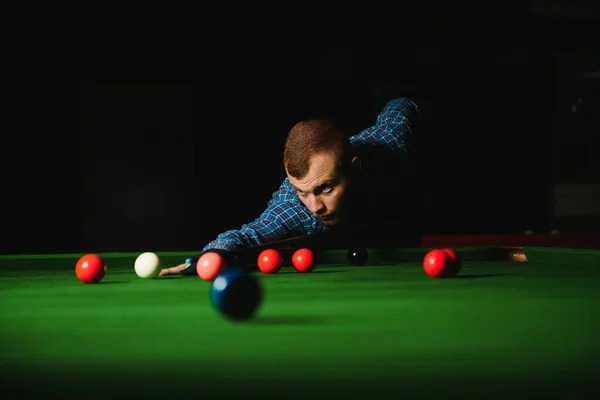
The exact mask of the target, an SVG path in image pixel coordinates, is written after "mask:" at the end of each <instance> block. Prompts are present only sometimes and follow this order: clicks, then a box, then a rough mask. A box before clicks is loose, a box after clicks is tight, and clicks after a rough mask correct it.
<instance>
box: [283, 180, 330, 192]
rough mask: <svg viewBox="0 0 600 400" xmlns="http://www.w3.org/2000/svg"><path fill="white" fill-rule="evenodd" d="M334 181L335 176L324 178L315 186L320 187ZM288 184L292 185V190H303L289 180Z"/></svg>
mask: <svg viewBox="0 0 600 400" xmlns="http://www.w3.org/2000/svg"><path fill="white" fill-rule="evenodd" d="M334 182H335V178H329V179H325V180H324V181H323V182H321V183H319V184H318V185H315V188H320V187H323V186H325V185H330V184H332V183H334ZM290 185H291V186H292V188H294V190H296V191H298V192H304V190H302V189H299V188H297V187H296V186H294V185H293V184H292V183H291V182H290Z"/></svg>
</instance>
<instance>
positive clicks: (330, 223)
mask: <svg viewBox="0 0 600 400" xmlns="http://www.w3.org/2000/svg"><path fill="white" fill-rule="evenodd" d="M319 221H321V222H322V223H323V225H325V226H335V225H337V224H338V223H339V220H338V219H337V218H325V219H319Z"/></svg>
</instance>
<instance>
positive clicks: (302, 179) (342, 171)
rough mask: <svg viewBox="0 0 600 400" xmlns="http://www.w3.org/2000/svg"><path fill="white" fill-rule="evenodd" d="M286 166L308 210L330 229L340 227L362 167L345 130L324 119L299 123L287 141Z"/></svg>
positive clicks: (293, 184)
mask: <svg viewBox="0 0 600 400" xmlns="http://www.w3.org/2000/svg"><path fill="white" fill-rule="evenodd" d="M283 164H284V167H285V171H286V174H287V177H288V179H289V181H290V183H291V185H292V186H293V187H294V188H295V189H296V191H297V193H298V197H299V198H300V200H301V201H302V203H304V205H305V206H306V207H307V208H308V210H309V211H310V212H311V213H312V214H313V215H314V216H315V217H316V218H318V219H319V220H320V221H322V222H323V223H324V224H326V225H335V224H337V223H339V222H340V220H341V218H342V216H343V211H344V207H343V206H344V205H345V200H346V196H345V195H346V194H347V192H348V190H347V189H348V186H349V183H350V178H351V175H352V171H353V170H354V169H355V168H354V167H356V166H358V165H359V163H358V158H356V157H353V153H352V152H351V147H350V144H349V141H348V138H347V137H346V135H345V133H344V132H343V130H342V129H340V128H339V127H337V126H336V125H335V124H333V123H332V122H331V121H327V120H323V119H312V120H307V121H302V122H299V123H298V124H296V125H295V126H294V127H293V128H292V129H291V130H290V132H289V134H288V136H287V139H286V141H285V148H284V153H283Z"/></svg>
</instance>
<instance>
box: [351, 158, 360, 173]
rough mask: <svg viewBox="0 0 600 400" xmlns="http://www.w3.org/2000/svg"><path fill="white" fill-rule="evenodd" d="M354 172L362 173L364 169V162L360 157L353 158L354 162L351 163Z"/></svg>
mask: <svg viewBox="0 0 600 400" xmlns="http://www.w3.org/2000/svg"><path fill="white" fill-rule="evenodd" d="M350 165H351V169H352V172H360V170H361V169H362V160H361V159H360V157H358V156H354V157H352V161H351V163H350Z"/></svg>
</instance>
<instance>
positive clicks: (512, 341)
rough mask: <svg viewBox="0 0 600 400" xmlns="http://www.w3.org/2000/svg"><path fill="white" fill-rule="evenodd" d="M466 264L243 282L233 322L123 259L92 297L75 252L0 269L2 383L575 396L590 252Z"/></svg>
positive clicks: (337, 269)
mask: <svg viewBox="0 0 600 400" xmlns="http://www.w3.org/2000/svg"><path fill="white" fill-rule="evenodd" d="M424 251H425V250H424V249H415V250H414V251H412V252H406V251H405V252H403V254H409V253H410V254H413V255H415V254H416V255H418V257H422V254H424ZM478 251H480V250H478V249H463V250H462V254H463V258H464V259H465V262H464V266H463V269H462V271H461V274H460V276H459V277H457V278H454V279H438V280H436V279H432V278H430V277H428V276H427V275H425V273H424V272H423V270H422V266H421V263H420V261H402V260H400V261H397V262H389V259H388V260H387V261H388V262H386V263H382V265H376V266H368V267H354V266H350V265H348V264H347V262H346V263H344V262H343V261H342V262H340V263H339V264H321V265H319V266H318V268H317V269H316V270H315V271H314V272H313V273H311V274H298V273H296V272H295V271H294V270H293V269H292V268H291V267H289V266H287V267H284V269H283V270H282V271H281V272H280V273H279V274H277V275H269V276H267V275H264V274H261V273H256V274H255V275H256V276H257V278H258V279H260V282H261V284H262V286H263V289H264V295H265V298H264V303H263V304H262V306H261V308H260V310H259V313H258V314H257V316H256V318H255V319H254V320H252V321H250V322H246V323H233V322H230V321H229V320H226V319H225V318H223V317H222V316H220V315H219V314H217V313H216V312H215V311H214V310H213V309H212V308H211V306H210V304H209V302H208V290H209V287H210V283H208V282H204V281H201V280H200V279H198V278H195V277H191V278H190V277H179V276H176V277H162V278H158V279H155V280H142V279H140V278H138V277H137V276H136V275H135V274H134V272H133V260H134V259H135V256H137V254H133V253H130V254H123V253H115V254H112V255H105V260H106V263H107V265H108V273H107V275H106V277H105V279H104V280H103V281H102V282H101V283H99V284H96V285H89V284H88V285H86V284H83V283H81V282H79V281H78V280H77V279H76V277H75V274H74V270H73V268H74V262H75V261H76V259H77V255H63V256H52V255H49V256H39V257H34V256H27V257H21V258H19V257H0V271H1V278H2V279H1V280H0V306H1V313H0V326H1V329H2V331H1V337H0V346H1V349H2V364H1V368H2V370H1V371H0V373H1V374H2V376H3V384H4V385H5V386H6V385H8V386H11V387H17V388H19V387H20V388H21V389H22V390H23V391H25V392H31V393H33V392H36V391H39V392H43V393H46V394H47V393H50V392H51V391H56V393H61V394H62V395H63V396H66V397H68V396H71V395H73V396H75V397H79V398H82V397H86V396H88V395H89V396H95V395H97V396H98V397H102V395H107V394H108V395H110V393H121V394H123V393H124V391H125V390H127V389H128V388H129V389H131V390H132V393H134V394H138V395H141V394H142V393H150V394H155V395H157V394H159V393H162V394H163V395H164V396H167V397H168V396H169V395H171V396H175V397H176V396H178V395H179V394H181V393H187V395H190V394H194V395H195V396H197V397H200V396H202V395H203V396H208V397H207V398H213V397H210V396H212V395H218V396H217V397H218V398H225V397H228V395H234V394H239V393H244V394H249V393H252V394H261V395H262V396H263V398H268V397H271V396H274V397H277V396H281V395H282V394H285V395H286V396H287V397H286V398H315V397H317V398H325V397H327V396H328V395H337V396H345V397H348V395H349V394H354V395H361V396H362V398H366V397H367V396H369V397H373V396H376V394H377V393H379V392H382V391H384V390H393V391H396V395H400V394H402V393H404V394H406V393H411V395H412V394H415V393H417V394H420V395H422V396H425V395H431V394H434V393H438V394H444V393H445V394H448V393H454V392H456V391H461V392H462V393H464V394H469V393H470V394H473V395H478V394H481V393H484V392H485V393H488V394H489V393H496V394H499V393H502V390H508V391H511V393H512V394H511V396H514V393H523V392H521V390H524V389H523V388H526V389H527V390H536V391H538V392H539V391H547V392H548V393H551V392H553V391H554V392H555V393H557V392H558V393H563V392H569V393H571V394H573V393H575V392H574V390H576V389H577V390H583V389H582V388H584V387H586V386H585V385H587V384H588V383H590V382H593V381H592V376H593V375H592V372H593V371H594V368H596V370H597V368H598V365H599V363H598V356H599V351H598V350H599V348H600V346H598V344H597V338H598V322H597V319H596V317H597V316H598V311H597V310H598V308H597V307H598V304H599V301H598V300H599V299H600V295H599V293H600V291H598V283H599V279H600V265H599V264H598V262H597V260H598V254H599V252H597V251H588V250H572V249H561V250H559V249H544V248H531V249H526V254H527V255H528V259H529V262H499V261H485V260H483V259H480V257H478V256H476V254H477V252H478ZM336 254H337V255H336ZM340 254H341V253H335V252H330V253H329V257H330V259H329V260H333V259H335V258H336V257H338V258H340V260H343V257H342V256H343V254H342V255H340ZM187 256H188V255H187V254H179V253H178V254H170V253H165V254H162V259H163V261H164V262H165V264H167V265H174V264H176V263H178V262H179V261H180V260H181V259H182V258H185V257H187ZM418 257H416V256H415V260H416V259H418ZM404 259H405V260H406V259H410V257H405V258H404ZM30 266H31V268H30ZM31 379H34V380H35V382H36V385H35V386H32V385H29V386H27V385H25V382H30V381H31ZM90 379H91V380H92V382H91V383H90ZM23 385H25V386H23ZM525 397H526V396H525ZM215 398H216V397H215Z"/></svg>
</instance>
